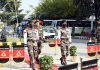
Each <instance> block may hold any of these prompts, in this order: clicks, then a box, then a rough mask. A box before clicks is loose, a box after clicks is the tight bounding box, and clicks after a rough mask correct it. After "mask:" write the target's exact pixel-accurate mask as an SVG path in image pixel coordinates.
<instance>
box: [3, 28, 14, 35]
mask: <svg viewBox="0 0 100 70" xmlns="http://www.w3.org/2000/svg"><path fill="white" fill-rule="evenodd" d="M2 32H3V33H4V34H5V35H11V34H13V33H14V28H12V27H11V26H6V27H4V28H3V29H2Z"/></svg>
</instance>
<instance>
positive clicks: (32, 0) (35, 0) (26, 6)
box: [20, 0, 39, 13]
mask: <svg viewBox="0 0 100 70" xmlns="http://www.w3.org/2000/svg"><path fill="white" fill-rule="evenodd" d="M38 4H39V0H22V3H21V7H20V8H21V9H23V13H26V11H27V10H31V8H30V5H33V7H36V6H37V5H38Z"/></svg>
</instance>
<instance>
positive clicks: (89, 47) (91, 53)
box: [87, 42, 97, 56]
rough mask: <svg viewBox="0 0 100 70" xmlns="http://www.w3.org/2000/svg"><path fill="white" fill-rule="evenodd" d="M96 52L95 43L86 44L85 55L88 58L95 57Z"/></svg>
mask: <svg viewBox="0 0 100 70" xmlns="http://www.w3.org/2000/svg"><path fill="white" fill-rule="evenodd" d="M96 52H97V47H96V45H95V42H88V43H87V53H88V55H89V56H95V55H96Z"/></svg>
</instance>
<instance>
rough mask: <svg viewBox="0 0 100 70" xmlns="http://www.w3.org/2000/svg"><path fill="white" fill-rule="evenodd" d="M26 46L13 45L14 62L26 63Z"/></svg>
mask: <svg viewBox="0 0 100 70" xmlns="http://www.w3.org/2000/svg"><path fill="white" fill-rule="evenodd" d="M24 53H25V52H24V44H22V43H20V42H17V43H13V60H14V61H15V62H22V61H24Z"/></svg>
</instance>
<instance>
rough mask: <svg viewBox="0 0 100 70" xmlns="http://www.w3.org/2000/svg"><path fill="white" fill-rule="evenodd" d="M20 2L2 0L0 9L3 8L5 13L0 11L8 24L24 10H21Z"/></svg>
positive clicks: (16, 0)
mask: <svg viewBox="0 0 100 70" xmlns="http://www.w3.org/2000/svg"><path fill="white" fill-rule="evenodd" d="M20 3H21V2H20V1H19V0H0V9H1V10H3V13H0V17H1V18H0V19H1V21H3V22H5V23H7V25H9V24H10V23H12V22H13V21H14V17H16V14H17V15H18V16H19V15H20V12H21V11H22V10H19V7H20V5H21V4H20ZM18 16H17V17H18Z"/></svg>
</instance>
